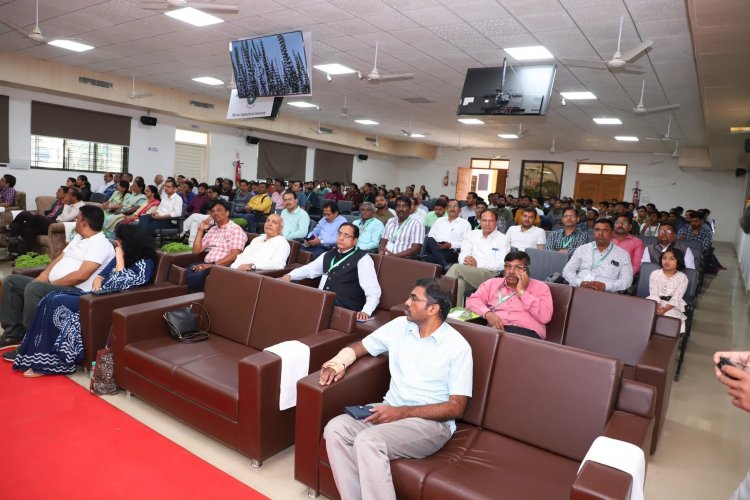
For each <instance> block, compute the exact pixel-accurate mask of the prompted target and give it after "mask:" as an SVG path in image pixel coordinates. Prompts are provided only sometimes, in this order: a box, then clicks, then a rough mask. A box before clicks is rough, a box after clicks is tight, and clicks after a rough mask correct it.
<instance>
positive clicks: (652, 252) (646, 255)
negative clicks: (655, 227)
mask: <svg viewBox="0 0 750 500" xmlns="http://www.w3.org/2000/svg"><path fill="white" fill-rule="evenodd" d="M657 237H658V238H659V241H657V242H656V243H654V244H652V245H648V246H647V247H646V250H645V251H644V252H643V258H642V259H641V262H654V263H656V264H658V263H659V262H661V254H662V253H664V252H666V251H667V250H670V249H672V248H677V249H679V250H681V251H682V253H683V254H685V267H687V268H688V269H695V256H694V255H693V252H692V251H691V250H690V247H689V246H687V245H686V244H685V240H678V239H677V228H676V227H675V226H674V224H673V223H672V222H671V221H667V222H662V223H661V225H660V226H659V232H658V234H657Z"/></svg>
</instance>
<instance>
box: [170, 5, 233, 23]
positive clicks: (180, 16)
mask: <svg viewBox="0 0 750 500" xmlns="http://www.w3.org/2000/svg"><path fill="white" fill-rule="evenodd" d="M165 14H166V15H168V16H169V17H171V18H174V19H177V20H178V21H182V22H184V23H188V24H192V25H193V26H209V25H211V24H219V23H223V22H224V20H223V19H220V18H218V17H216V16H212V15H211V14H206V13H205V12H203V11H200V10H198V9H194V8H192V7H185V8H184V9H177V10H170V11H168V12H165Z"/></svg>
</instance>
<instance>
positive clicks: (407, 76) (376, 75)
mask: <svg viewBox="0 0 750 500" xmlns="http://www.w3.org/2000/svg"><path fill="white" fill-rule="evenodd" d="M357 76H359V78H360V80H363V79H367V82H368V83H387V82H398V81H401V80H411V79H413V78H414V73H398V74H393V75H381V74H380V72H379V71H378V42H375V64H373V66H372V71H370V74H368V75H363V74H362V73H357Z"/></svg>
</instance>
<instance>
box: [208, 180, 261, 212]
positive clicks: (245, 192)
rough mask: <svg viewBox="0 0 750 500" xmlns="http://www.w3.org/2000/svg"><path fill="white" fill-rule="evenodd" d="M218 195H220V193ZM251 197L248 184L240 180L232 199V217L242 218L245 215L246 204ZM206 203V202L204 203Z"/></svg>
mask: <svg viewBox="0 0 750 500" xmlns="http://www.w3.org/2000/svg"><path fill="white" fill-rule="evenodd" d="M219 194H221V192H220V191H219ZM252 197H253V194H252V193H251V192H250V183H249V182H248V181H247V180H245V179H242V180H241V181H240V184H239V189H238V190H237V192H236V193H234V198H233V199H232V217H235V216H237V217H242V216H243V215H244V214H246V213H247V208H246V207H247V204H248V203H249V202H250V198H252ZM206 203H208V201H206Z"/></svg>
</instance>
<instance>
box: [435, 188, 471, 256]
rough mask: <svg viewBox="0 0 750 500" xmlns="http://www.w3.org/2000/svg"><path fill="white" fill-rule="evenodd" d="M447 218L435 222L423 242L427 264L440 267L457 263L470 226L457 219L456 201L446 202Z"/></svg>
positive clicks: (464, 221) (457, 207)
mask: <svg viewBox="0 0 750 500" xmlns="http://www.w3.org/2000/svg"><path fill="white" fill-rule="evenodd" d="M446 208H447V209H448V217H442V218H440V219H438V220H436V221H435V224H433V225H432V227H431V228H430V232H429V234H428V235H427V240H426V241H425V255H426V259H425V260H427V261H429V262H432V263H434V264H437V265H439V266H442V267H443V268H444V269H445V268H447V267H448V266H449V265H450V264H455V263H456V262H458V252H459V251H460V250H461V244H462V243H463V241H464V238H465V237H466V235H467V234H468V233H469V232H470V231H471V224H469V221H467V220H466V219H463V218H461V217H459V213H460V212H461V206H460V205H459V204H458V200H456V199H452V200H448V205H447V207H446Z"/></svg>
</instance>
